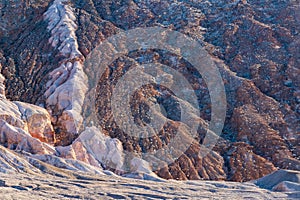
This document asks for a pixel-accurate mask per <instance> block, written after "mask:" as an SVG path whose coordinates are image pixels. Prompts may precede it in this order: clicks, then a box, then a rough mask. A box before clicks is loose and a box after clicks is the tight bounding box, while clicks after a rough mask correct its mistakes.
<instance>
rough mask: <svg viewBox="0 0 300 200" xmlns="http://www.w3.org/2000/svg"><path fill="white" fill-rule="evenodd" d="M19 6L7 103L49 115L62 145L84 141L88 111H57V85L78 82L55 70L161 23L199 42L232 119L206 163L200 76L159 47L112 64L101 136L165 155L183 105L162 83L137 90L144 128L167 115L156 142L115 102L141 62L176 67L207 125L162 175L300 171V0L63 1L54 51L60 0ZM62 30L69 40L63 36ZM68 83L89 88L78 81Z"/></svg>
mask: <svg viewBox="0 0 300 200" xmlns="http://www.w3.org/2000/svg"><path fill="white" fill-rule="evenodd" d="M14 2H17V3H16V5H15V3H11V2H7V4H5V5H2V4H0V6H1V7H3V9H1V12H2V13H4V14H3V15H2V18H3V20H1V22H0V30H1V31H0V44H1V47H0V63H1V66H2V68H1V74H2V75H3V76H4V77H5V79H6V81H5V85H6V90H5V92H6V97H7V98H8V99H10V100H18V101H23V102H29V103H32V104H36V105H40V106H44V107H45V108H47V110H48V111H49V112H50V114H51V122H52V125H53V128H54V131H55V138H56V141H55V144H56V145H64V146H65V145H69V144H71V143H72V142H73V141H74V139H75V138H76V137H77V136H78V135H79V134H80V132H79V131H78V130H77V129H76V127H75V128H74V124H73V123H72V121H74V119H75V118H76V119H78V118H80V117H81V115H80V114H78V113H79V112H78V110H77V109H79V108H81V107H80V106H79V108H78V107H74V104H68V105H67V106H64V105H65V103H64V101H63V100H69V97H68V96H67V95H66V96H67V97H64V98H65V99H64V98H61V99H63V100H59V98H58V99H57V101H55V102H56V103H55V104H53V103H51V102H54V101H51V102H50V101H49V98H50V97H49V96H50V95H49V94H57V93H58V94H59V92H60V91H62V89H61V90H60V89H59V88H60V86H61V88H66V85H64V84H65V83H68V81H69V80H72V78H70V77H72V76H73V75H72V70H71V69H70V70H68V71H66V73H65V76H64V75H61V74H64V72H65V71H63V70H58V71H57V72H59V75H58V76H60V77H61V79H59V78H57V79H55V80H56V82H55V83H56V84H57V85H55V83H54V81H52V82H51V80H52V79H53V76H55V75H53V74H54V73H53V71H54V72H56V71H55V70H57V69H58V68H59V69H60V67H61V66H67V64H68V63H71V64H70V67H71V68H72V69H75V67H74V66H75V63H76V62H79V66H81V64H82V63H83V62H84V59H85V57H86V56H88V55H89V53H91V51H92V50H93V49H94V48H95V47H96V46H97V45H99V43H100V42H101V41H104V40H105V39H106V38H108V37H109V36H112V35H114V34H116V33H119V32H120V31H122V30H129V29H132V28H136V27H151V26H164V27H167V28H169V29H171V30H176V31H179V32H181V33H185V34H187V35H189V36H190V37H192V38H194V39H196V40H198V41H199V42H200V43H201V44H203V46H204V48H205V49H206V50H207V51H208V53H209V54H210V56H211V57H212V59H213V60H214V62H215V63H216V64H217V66H218V69H219V70H220V73H221V75H222V78H223V81H224V85H225V90H226V97H227V114H226V120H225V124H224V129H223V132H222V135H221V137H220V139H219V141H218V143H217V144H216V146H215V147H214V148H213V150H212V151H211V152H209V153H208V154H207V156H206V157H203V158H202V157H201V156H199V152H200V150H201V148H204V147H202V146H201V144H202V142H203V138H204V137H205V135H206V129H207V124H208V122H209V121H210V120H211V100H210V96H209V91H208V88H207V85H206V83H205V81H204V79H203V77H202V76H201V75H200V74H199V73H197V70H196V69H195V68H194V67H193V66H191V64H189V63H188V62H187V61H185V60H184V59H182V58H181V57H179V56H176V55H174V54H172V53H170V52H167V51H163V50H157V49H148V50H139V51H135V52H130V53H129V54H127V55H124V56H122V57H120V58H118V59H116V60H115V61H114V62H113V63H111V64H110V65H109V66H107V69H106V70H105V72H104V74H103V75H102V77H101V78H100V80H99V82H98V83H97V98H96V102H95V105H96V110H95V111H94V112H97V117H98V118H97V120H98V122H99V124H100V125H101V127H102V129H103V132H104V133H105V134H106V135H109V136H110V137H112V138H118V139H119V140H120V141H121V142H122V144H123V148H124V150H126V151H129V152H135V153H136V154H137V155H141V154H142V153H145V152H149V151H155V150H159V149H161V148H164V147H165V146H167V145H168V144H169V143H170V140H171V139H172V138H173V137H174V136H175V135H176V134H177V133H178V131H181V132H180V133H181V134H183V135H188V134H189V133H188V132H185V131H182V130H179V129H178V127H179V126H180V125H185V124H182V122H180V112H181V110H180V107H179V106H178V102H179V101H182V99H180V98H178V97H177V96H176V95H174V94H173V93H172V91H170V90H169V89H168V88H165V87H162V86H159V85H155V84H149V85H145V86H143V87H142V88H140V89H139V90H137V91H135V92H134V93H133V96H132V98H131V100H130V104H131V105H130V106H131V107H130V109H131V112H132V116H133V118H134V122H135V123H136V124H139V125H141V126H144V125H146V124H148V123H149V121H151V119H150V118H149V108H150V107H151V105H152V104H151V103H153V102H155V103H156V104H159V105H160V106H162V107H163V108H164V110H165V111H164V113H161V114H160V117H161V118H164V119H167V123H166V124H165V125H164V126H163V128H162V130H161V131H159V132H157V133H156V134H155V135H153V136H151V137H149V138H134V137H132V136H130V134H128V133H126V132H124V131H123V130H122V129H121V128H120V127H119V126H118V125H117V123H116V122H115V119H114V116H113V113H112V107H111V103H110V102H111V100H112V93H113V91H114V90H115V89H116V88H115V87H116V85H117V82H118V81H119V80H120V79H121V78H122V77H123V76H124V75H125V74H126V72H128V71H129V70H130V69H132V67H133V66H134V65H137V64H144V63H147V62H157V63H161V64H164V65H167V66H170V67H171V68H172V69H174V70H176V71H178V72H179V73H180V74H182V75H183V76H184V77H185V78H186V79H187V80H188V82H189V84H190V85H191V87H192V89H193V90H194V91H195V94H196V95H197V97H198V104H199V111H200V116H197V117H195V118H193V120H195V121H196V122H197V123H199V124H200V127H199V129H198V133H197V134H198V136H197V137H196V138H195V141H194V142H193V144H192V145H191V146H190V147H189V148H188V149H187V150H186V151H185V152H183V153H182V155H181V156H180V157H178V159H177V160H176V161H175V162H174V163H172V164H167V165H165V166H164V167H162V168H161V169H159V170H156V171H155V173H156V174H158V175H159V176H161V177H163V178H166V179H177V180H188V179H207V180H233V181H248V180H253V179H257V178H259V177H262V176H264V175H266V174H268V173H270V172H272V171H274V170H275V169H276V168H277V167H279V168H284V169H294V170H300V161H299V158H300V157H299V156H300V154H299V153H300V146H299V144H300V138H299V135H300V127H299V124H300V106H299V105H300V104H299V103H300V82H299V76H300V71H299V70H300V69H299V64H300V60H299V58H300V52H299V48H298V46H299V45H300V38H299V32H300V26H299V24H300V22H299V14H298V13H300V7H299V5H297V4H296V2H293V1H286V2H280V3H279V2H278V3H276V2H272V3H270V2H263V3H262V2H261V1H259V2H258V1H238V2H231V3H226V4H225V3H224V2H222V1H211V2H210V1H207V2H200V1H199V2H195V1H188V0H187V1H185V0H184V1H178V2H172V1H160V2H158V1H121V2H119V1H94V0H83V1H66V2H65V3H63V4H62V5H64V6H62V5H60V7H59V8H61V9H62V10H61V12H66V13H67V14H68V18H67V19H68V20H69V21H68V20H66V21H67V22H66V24H65V25H66V26H62V27H63V28H62V27H61V29H59V30H60V31H62V33H61V34H60V36H61V37H59V40H58V42H57V45H53V44H56V42H55V41H54V40H53V38H55V37H54V36H53V35H55V34H57V32H55V30H56V29H55V28H52V29H51V30H49V23H50V22H49V20H50V19H51V18H47V17H45V12H46V11H47V10H48V9H49V8H50V6H51V5H53V4H54V3H55V2H52V1H51V2H50V1H43V2H40V1H36V2H33V3H32V4H26V3H22V2H21V1H20V2H18V1H14ZM57 2H58V1H57ZM14 6H17V7H18V9H17V10H18V12H19V13H17V14H16V16H17V17H12V16H11V15H10V14H9V13H10V12H12V11H15V10H16V9H15V7H14ZM70 13H71V14H70ZM73 15H74V16H73ZM53 19H54V18H53ZM68 23H69V24H68ZM74 24H75V25H74ZM69 25H70V26H69ZM2 27H4V28H2ZM70 27H71V28H70ZM64 28H66V29H64ZM63 33H67V36H69V37H67V36H66V37H63ZM50 38H52V39H50ZM68 38H73V39H74V41H71V42H70V41H68ZM49 41H52V42H49ZM66 41H68V42H70V43H69V44H70V45H71V47H72V48H70V49H71V50H70V51H68V50H66V49H64V48H63V47H62V48H59V47H58V46H60V45H62V44H64V42H65V43H66ZM73 47H74V48H73ZM62 49H63V50H62ZM66 52H67V53H66ZM73 52H76V54H74V55H75V56H74V57H72V56H71V55H73V54H72V53H73ZM76 66H77V65H76ZM66 68H67V67H66ZM61 69H63V68H61ZM78 69H81V68H80V67H79V68H78ZM51 77H52V79H51ZM74 77H81V76H80V75H78V76H74ZM57 80H61V81H57ZM82 80H85V79H84V78H83V79H82ZM49 82H50V83H51V84H50V85H49V84H48V83H49ZM71 83H75V85H78V86H79V87H78V88H79V89H80V88H83V87H81V85H80V84H81V83H80V82H71ZM50 86H53V91H52V89H51V88H50ZM49 88H50V89H49ZM0 89H1V94H2V93H3V92H2V90H3V89H2V87H1V88H0ZM182 89H185V88H182ZM82 91H84V89H82ZM58 96H59V95H58ZM81 97H82V96H79V97H76V98H78V99H80V98H81ZM49 102H50V103H49ZM79 102H80V100H79ZM79 104H80V103H79ZM184 104H185V105H187V102H184ZM76 106H78V105H77V104H76ZM74 113H75V114H74ZM77 114H78V115H77ZM78 116H79V117H78ZM47 120H48V119H47ZM79 121H80V120H79ZM20 124H22V123H21V122H20ZM21 128H22V127H21ZM23 128H24V127H23ZM51 131H52V132H51ZM32 132H33V134H32V136H34V137H37V138H39V133H37V132H36V131H35V130H33V131H32ZM45 132H47V131H45ZM48 132H49V134H50V136H51V137H52V141H50V142H49V143H51V142H52V143H53V142H54V140H55V139H53V138H54V136H53V130H50V131H48ZM50 136H49V137H50ZM43 137H44V136H43ZM39 139H41V140H43V141H46V140H48V139H45V138H44V139H42V138H41V137H40V138H39ZM46 142H47V141H46ZM73 157H74V156H73ZM75 157H76V156H75ZM82 160H84V159H82Z"/></svg>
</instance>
